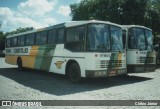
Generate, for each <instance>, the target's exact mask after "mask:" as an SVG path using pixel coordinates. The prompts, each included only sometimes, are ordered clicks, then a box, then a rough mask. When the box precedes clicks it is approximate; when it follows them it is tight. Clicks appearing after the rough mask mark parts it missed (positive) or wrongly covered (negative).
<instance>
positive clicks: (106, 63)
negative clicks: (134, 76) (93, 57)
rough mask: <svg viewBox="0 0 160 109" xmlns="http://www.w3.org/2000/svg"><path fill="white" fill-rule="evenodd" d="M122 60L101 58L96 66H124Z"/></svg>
mask: <svg viewBox="0 0 160 109" xmlns="http://www.w3.org/2000/svg"><path fill="white" fill-rule="evenodd" d="M123 63H125V61H124V62H122V60H100V61H97V62H96V68H116V67H122V66H123V65H122V64H123Z"/></svg>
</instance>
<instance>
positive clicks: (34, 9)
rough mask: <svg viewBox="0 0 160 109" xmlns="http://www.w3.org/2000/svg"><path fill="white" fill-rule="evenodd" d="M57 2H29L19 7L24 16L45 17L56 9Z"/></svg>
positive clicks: (50, 0)
mask: <svg viewBox="0 0 160 109" xmlns="http://www.w3.org/2000/svg"><path fill="white" fill-rule="evenodd" d="M56 3H57V0H49V1H48V0H27V1H25V2H21V3H20V4H19V5H18V9H19V11H20V12H22V13H23V14H26V15H29V16H43V15H44V14H46V13H47V12H50V11H52V10H53V9H54V6H55V5H56Z"/></svg>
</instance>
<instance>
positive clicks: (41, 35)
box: [36, 31, 47, 45]
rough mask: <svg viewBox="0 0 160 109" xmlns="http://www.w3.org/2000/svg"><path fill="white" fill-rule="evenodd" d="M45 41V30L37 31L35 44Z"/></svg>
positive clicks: (44, 42)
mask: <svg viewBox="0 0 160 109" xmlns="http://www.w3.org/2000/svg"><path fill="white" fill-rule="evenodd" d="M46 41H47V31H42V32H38V33H37V34H36V44H38V45H39V44H46Z"/></svg>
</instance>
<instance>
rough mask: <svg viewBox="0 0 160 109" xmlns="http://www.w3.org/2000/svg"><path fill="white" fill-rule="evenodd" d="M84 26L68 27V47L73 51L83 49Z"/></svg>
mask: <svg viewBox="0 0 160 109" xmlns="http://www.w3.org/2000/svg"><path fill="white" fill-rule="evenodd" d="M84 30H85V28H84V26H80V27H74V28H69V29H67V33H66V48H68V49H70V50H72V51H83V48H84V46H83V39H84Z"/></svg>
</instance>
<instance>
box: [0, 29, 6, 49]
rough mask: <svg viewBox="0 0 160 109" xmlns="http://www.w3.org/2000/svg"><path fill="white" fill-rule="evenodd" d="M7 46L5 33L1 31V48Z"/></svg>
mask: <svg viewBox="0 0 160 109" xmlns="http://www.w3.org/2000/svg"><path fill="white" fill-rule="evenodd" d="M4 48H5V34H4V33H3V32H1V31H0V50H4Z"/></svg>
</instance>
